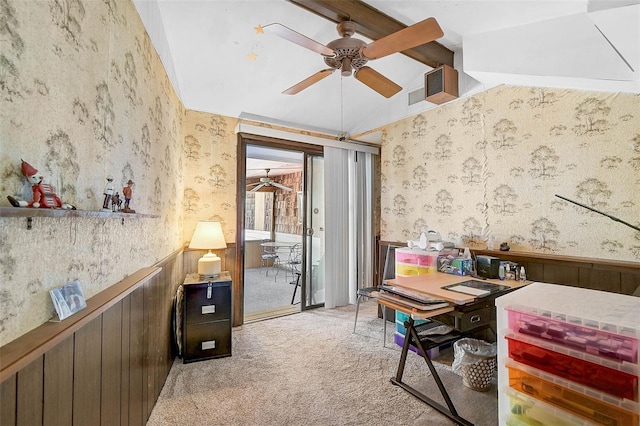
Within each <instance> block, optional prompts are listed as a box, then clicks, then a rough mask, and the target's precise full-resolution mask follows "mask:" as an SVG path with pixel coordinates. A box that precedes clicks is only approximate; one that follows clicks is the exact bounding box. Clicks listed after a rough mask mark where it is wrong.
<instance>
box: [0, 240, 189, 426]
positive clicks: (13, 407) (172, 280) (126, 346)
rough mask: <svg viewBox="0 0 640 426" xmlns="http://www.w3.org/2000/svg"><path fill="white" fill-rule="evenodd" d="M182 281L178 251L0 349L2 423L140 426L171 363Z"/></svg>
mask: <svg viewBox="0 0 640 426" xmlns="http://www.w3.org/2000/svg"><path fill="white" fill-rule="evenodd" d="M159 267H162V270H161V269H160V268H159ZM160 272H161V273H160ZM183 279H184V274H183V261H182V250H179V251H177V252H175V253H173V254H172V255H171V256H169V257H167V258H166V259H164V260H162V261H161V262H159V263H158V265H157V267H150V268H144V269H142V270H141V271H138V272H137V273H135V274H132V275H131V276H130V277H127V278H125V279H124V280H122V281H121V282H119V283H116V284H115V285H113V286H112V287H110V288H109V289H107V290H105V291H103V292H101V293H99V294H98V295H96V296H94V297H92V298H91V299H89V300H87V308H86V309H84V310H82V311H80V312H79V313H77V314H75V315H73V316H72V317H70V318H69V319H67V320H64V321H61V322H58V323H47V324H43V325H42V326H41V327H38V328H37V329H35V330H33V331H32V332H29V333H27V334H25V335H24V336H22V337H20V338H18V339H16V340H15V341H13V342H11V343H9V344H7V345H5V346H3V347H2V348H0V377H2V380H1V381H0V424H2V426H5V425H7V426H9V425H11V426H13V425H41V424H44V425H47V424H51V425H71V424H73V425H92V426H93V425H123V426H127V425H135V426H144V425H145V423H146V421H147V419H148V416H149V415H150V413H151V410H152V409H153V406H154V404H155V402H156V400H157V397H158V395H159V394H160V391H161V389H162V386H163V385H164V381H165V380H166V377H167V375H168V373H169V370H170V368H171V365H172V363H173V358H174V354H173V352H172V347H171V346H172V345H171V326H172V325H171V311H172V300H173V295H174V293H175V291H176V289H177V287H178V285H179V284H180V283H182V281H183ZM27 361H28V362H27Z"/></svg>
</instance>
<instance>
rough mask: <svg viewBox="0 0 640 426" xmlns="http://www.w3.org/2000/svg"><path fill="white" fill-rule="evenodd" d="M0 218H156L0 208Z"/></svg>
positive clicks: (25, 208)
mask: <svg viewBox="0 0 640 426" xmlns="http://www.w3.org/2000/svg"><path fill="white" fill-rule="evenodd" d="M0 217H97V218H118V219H120V218H122V219H124V218H158V217H160V216H159V215H155V214H142V213H120V212H103V211H99V210H64V209H41V208H32V207H0Z"/></svg>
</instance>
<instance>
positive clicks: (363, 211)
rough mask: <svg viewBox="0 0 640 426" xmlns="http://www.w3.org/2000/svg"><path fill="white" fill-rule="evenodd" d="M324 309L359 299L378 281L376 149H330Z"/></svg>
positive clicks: (327, 149) (327, 151)
mask: <svg viewBox="0 0 640 426" xmlns="http://www.w3.org/2000/svg"><path fill="white" fill-rule="evenodd" d="M324 167H325V174H324V176H325V212H326V214H325V225H326V230H325V260H326V264H325V286H326V287H325V288H326V292H325V307H327V308H334V307H336V306H344V305H346V304H348V303H355V297H356V290H357V288H358V287H368V286H371V285H372V283H373V265H374V263H373V252H374V247H373V245H374V243H373V220H372V212H373V208H372V206H373V189H372V188H373V180H372V179H373V161H372V154H371V153H364V152H359V151H353V150H347V149H340V148H332V147H325V149H324Z"/></svg>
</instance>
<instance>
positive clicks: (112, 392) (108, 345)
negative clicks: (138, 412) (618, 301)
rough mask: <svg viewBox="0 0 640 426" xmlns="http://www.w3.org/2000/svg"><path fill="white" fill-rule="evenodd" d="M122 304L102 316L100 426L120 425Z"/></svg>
mask: <svg viewBox="0 0 640 426" xmlns="http://www.w3.org/2000/svg"><path fill="white" fill-rule="evenodd" d="M121 380H122V302H119V303H118V304H116V305H113V306H112V307H111V308H110V309H109V310H108V311H106V312H105V313H104V314H102V380H101V385H102V386H101V398H100V413H101V416H100V424H101V425H107V426H117V425H119V424H120V393H121V391H122V387H121V386H122V383H121Z"/></svg>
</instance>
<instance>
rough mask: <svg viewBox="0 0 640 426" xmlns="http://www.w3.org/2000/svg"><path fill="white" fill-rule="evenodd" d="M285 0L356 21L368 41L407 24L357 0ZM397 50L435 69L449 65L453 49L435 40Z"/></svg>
mask: <svg viewBox="0 0 640 426" xmlns="http://www.w3.org/2000/svg"><path fill="white" fill-rule="evenodd" d="M288 1H289V2H291V3H293V4H295V5H296V6H300V7H301V8H303V9H306V10H308V11H310V12H313V13H315V14H316V15H319V16H322V17H323V18H326V19H328V20H330V21H333V22H335V23H336V24H337V23H340V22H342V21H347V20H351V21H353V22H355V23H356V24H358V29H357V32H358V33H360V34H362V35H363V36H365V37H367V38H370V39H371V40H378V39H380V38H382V37H384V36H387V35H389V34H391V33H394V32H396V31H400V30H401V29H403V28H406V27H407V25H405V24H403V23H401V22H399V21H397V20H395V19H394V18H392V17H390V16H388V15H385V14H384V13H382V12H380V11H379V10H378V9H376V8H374V7H371V6H369V5H368V4H366V3H365V2H363V1H361V0H288ZM426 18H428V16H425V17H424V19H426ZM435 18H436V20H437V19H438V18H437V17H435ZM401 53H402V54H404V55H406V56H408V57H410V58H411V59H414V60H416V61H418V62H421V63H423V64H425V65H428V66H430V67H431V68H436V67H438V66H440V65H442V64H445V65H449V66H450V67H453V51H451V50H449V49H447V48H446V47H444V46H443V45H441V44H440V43H438V42H437V41H432V42H431V43H427V44H423V45H421V46H417V47H414V48H413V49H409V50H405V51H404V52H401Z"/></svg>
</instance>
